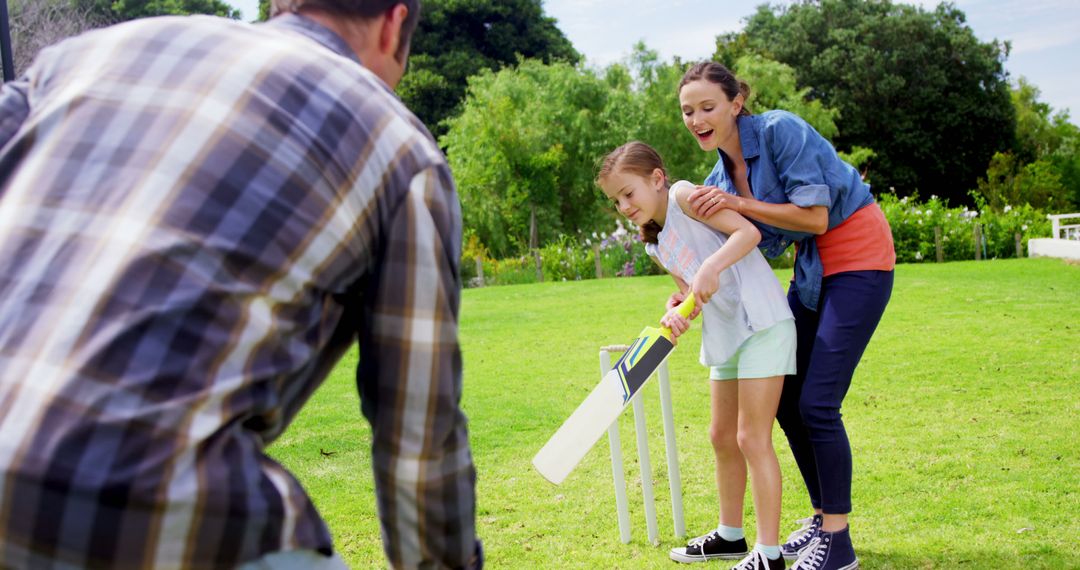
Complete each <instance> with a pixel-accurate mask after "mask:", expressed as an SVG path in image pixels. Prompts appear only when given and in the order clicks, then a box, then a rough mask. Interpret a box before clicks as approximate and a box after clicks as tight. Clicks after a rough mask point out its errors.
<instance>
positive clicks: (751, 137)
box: [716, 115, 761, 160]
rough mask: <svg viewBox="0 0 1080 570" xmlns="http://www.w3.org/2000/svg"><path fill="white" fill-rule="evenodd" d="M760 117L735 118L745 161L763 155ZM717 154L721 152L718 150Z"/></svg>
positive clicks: (745, 116)
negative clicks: (760, 137) (760, 138)
mask: <svg viewBox="0 0 1080 570" xmlns="http://www.w3.org/2000/svg"><path fill="white" fill-rule="evenodd" d="M760 119H761V118H760V117H759V116H757V115H739V116H738V117H735V123H736V124H737V125H738V127H739V144H740V145H742V155H743V160H750V159H751V158H757V156H758V155H759V154H761V146H760V144H759V143H758V131H760V130H761V127H760V125H759V124H758V123H760ZM716 152H717V153H719V152H720V150H719V149H718V150H717V151H716Z"/></svg>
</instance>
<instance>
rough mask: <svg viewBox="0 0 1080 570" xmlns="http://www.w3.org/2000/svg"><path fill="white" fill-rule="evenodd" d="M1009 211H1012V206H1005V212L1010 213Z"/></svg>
mask: <svg viewBox="0 0 1080 570" xmlns="http://www.w3.org/2000/svg"><path fill="white" fill-rule="evenodd" d="M1009 210H1012V206H1010V205H1008V204H1005V211H1006V212H1008V211H1009Z"/></svg>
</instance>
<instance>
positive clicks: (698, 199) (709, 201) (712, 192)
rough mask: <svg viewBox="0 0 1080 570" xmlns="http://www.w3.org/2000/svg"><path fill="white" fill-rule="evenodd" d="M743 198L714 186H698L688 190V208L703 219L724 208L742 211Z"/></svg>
mask: <svg viewBox="0 0 1080 570" xmlns="http://www.w3.org/2000/svg"><path fill="white" fill-rule="evenodd" d="M742 201H743V198H741V197H739V196H734V195H732V194H728V193H727V192H724V191H723V190H721V189H719V188H717V187H716V186H698V187H696V188H694V190H693V191H692V192H690V196H689V202H690V210H691V211H693V212H694V215H695V216H697V217H698V218H701V219H703V220H707V219H709V218H710V217H711V216H712V215H713V214H715V213H717V212H719V211H720V210H723V209H725V208H727V209H729V210H735V211H736V212H740V213H741V212H742V207H743V204H742Z"/></svg>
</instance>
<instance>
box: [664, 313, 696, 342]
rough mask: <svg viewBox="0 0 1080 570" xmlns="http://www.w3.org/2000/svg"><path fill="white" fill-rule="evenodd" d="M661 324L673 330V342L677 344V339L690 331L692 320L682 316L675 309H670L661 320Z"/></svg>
mask: <svg viewBox="0 0 1080 570" xmlns="http://www.w3.org/2000/svg"><path fill="white" fill-rule="evenodd" d="M660 324H661V325H663V326H665V327H667V328H669V329H671V340H672V342H675V339H677V338H679V336H680V335H681V334H682V333H684V332H686V331H687V330H689V329H690V319H688V318H686V317H684V316H682V315H680V314H679V312H678V311H677V310H675V308H674V307H672V308H670V309H668V312H667V314H666V315H664V318H662V319H660Z"/></svg>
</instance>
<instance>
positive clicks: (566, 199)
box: [441, 60, 613, 257]
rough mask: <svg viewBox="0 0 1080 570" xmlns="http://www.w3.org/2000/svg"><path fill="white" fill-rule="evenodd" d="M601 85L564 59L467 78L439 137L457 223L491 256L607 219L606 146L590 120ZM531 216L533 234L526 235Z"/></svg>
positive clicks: (598, 108) (599, 105)
mask: <svg viewBox="0 0 1080 570" xmlns="http://www.w3.org/2000/svg"><path fill="white" fill-rule="evenodd" d="M608 91H609V87H608V86H607V85H606V84H605V83H604V82H603V81H602V80H601V79H600V78H598V77H597V76H596V75H595V74H593V73H592V72H589V71H584V70H579V69H577V68H575V67H574V66H571V65H569V64H567V63H561V62H560V63H554V64H551V65H545V64H543V63H541V62H539V61H536V60H524V61H522V62H521V63H520V64H519V66H518V67H516V68H505V69H502V70H501V71H499V72H497V73H496V72H492V71H490V70H488V71H483V72H481V73H480V74H479V75H476V76H474V77H473V78H472V79H470V81H469V91H468V96H467V97H466V99H465V103H464V108H463V110H462V112H461V114H460V115H458V116H456V117H453V118H451V119H449V121H448V126H449V129H448V131H447V134H446V135H445V136H444V137H443V138H442V140H441V143H442V144H443V145H444V146H445V148H446V150H447V155H448V158H449V162H450V166H451V168H452V169H453V171H454V177H455V179H456V181H457V186H458V193H459V196H460V199H461V206H462V216H463V218H464V223H465V227H466V228H467V229H468V230H469V231H471V232H473V233H474V234H475V235H476V236H477V237H478V238H479V240H480V241H481V242H482V244H483V245H484V246H485V247H486V248H487V249H488V250H489V251H490V252H491V254H492V255H494V256H496V257H505V256H508V255H515V254H520V253H522V252H524V251H525V249H526V248H527V247H530V246H536V245H541V244H544V243H548V242H550V241H553V240H555V239H557V237H558V236H559V235H560V234H571V235H572V234H576V233H578V232H579V231H580V232H584V231H592V230H594V229H597V228H599V227H602V226H601V225H600V224H601V223H602V222H603V221H604V220H606V219H607V217H606V214H605V210H604V208H603V206H602V204H603V203H604V200H603V195H602V193H601V192H600V191H599V190H598V189H597V188H596V186H595V184H594V183H593V180H594V178H595V175H596V173H595V167H596V160H597V158H598V157H600V156H602V155H603V154H604V153H605V152H607V151H608V150H610V148H613V145H612V141H611V137H612V136H613V134H612V133H611V132H610V131H608V130H607V129H605V128H603V127H604V125H603V123H602V122H601V121H600V120H598V118H599V117H600V116H601V115H602V112H603V110H604V108H605V105H606V103H607V94H608ZM534 221H535V227H536V230H537V234H538V236H537V237H538V241H537V243H530V242H531V240H530V233H531V232H530V228H531V226H532V225H533V223H534Z"/></svg>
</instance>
